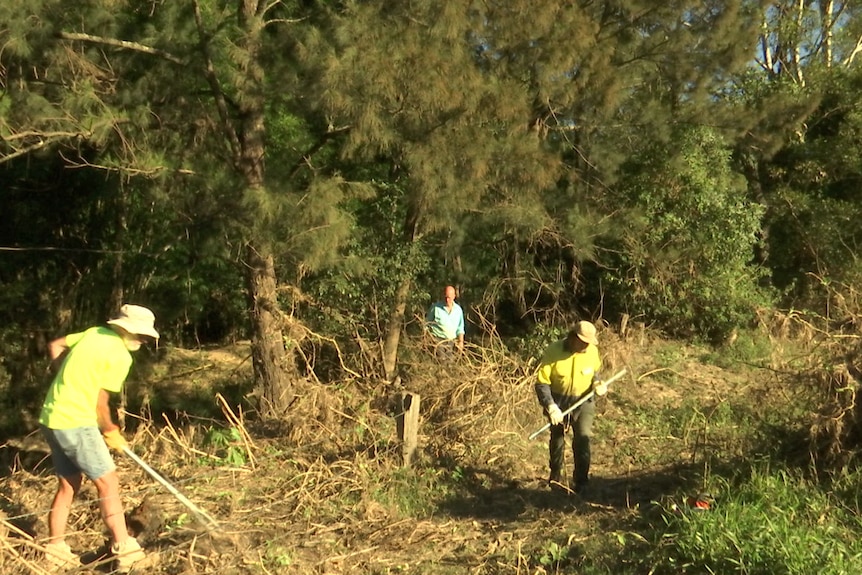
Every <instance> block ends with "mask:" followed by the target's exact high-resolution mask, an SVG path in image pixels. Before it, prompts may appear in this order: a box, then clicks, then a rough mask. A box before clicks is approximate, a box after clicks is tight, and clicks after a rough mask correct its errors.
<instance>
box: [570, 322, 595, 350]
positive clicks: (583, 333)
mask: <svg viewBox="0 0 862 575" xmlns="http://www.w3.org/2000/svg"><path fill="white" fill-rule="evenodd" d="M575 333H576V334H577V336H578V338H579V339H580V340H581V341H585V342H587V343H591V344H593V345H599V340H598V338H597V337H596V326H594V325H593V324H591V323H590V322H588V321H579V322H578V326H577V327H576V328H575Z"/></svg>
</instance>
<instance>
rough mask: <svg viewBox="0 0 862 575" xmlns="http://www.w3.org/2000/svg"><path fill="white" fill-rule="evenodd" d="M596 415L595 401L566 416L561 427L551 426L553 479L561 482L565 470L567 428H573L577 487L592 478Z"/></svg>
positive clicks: (588, 402)
mask: <svg viewBox="0 0 862 575" xmlns="http://www.w3.org/2000/svg"><path fill="white" fill-rule="evenodd" d="M595 415H596V405H595V403H593V399H592V398H590V400H589V401H587V402H585V403H584V404H583V405H581V406H580V407H579V408H577V409H576V410H574V411H573V412H572V413H570V414H569V415H567V416H566V419H565V420H564V421H563V423H561V424H560V425H552V426H551V438H550V440H549V441H548V454H549V456H550V461H549V464H550V468H551V479H552V480H553V481H560V479H559V478H561V477H562V470H563V460H564V458H565V454H564V451H565V449H566V428H567V427H571V428H572V455H573V456H574V457H573V459H574V462H575V469H574V471H573V472H572V479H573V481H574V484H575V487H578V486H582V485H586V484H587V482H588V481H589V477H590V437H592V435H593V419H594V418H595Z"/></svg>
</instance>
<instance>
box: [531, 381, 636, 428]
mask: <svg viewBox="0 0 862 575" xmlns="http://www.w3.org/2000/svg"><path fill="white" fill-rule="evenodd" d="M626 371H628V370H627V369H626V368H622V369H621V370H619V371H618V372H616V373H615V374H614V375H613V376H611V378H610V379H607V380H605V382H604V383H605V385H610V384H611V383H613V382H615V381H616V380H618V379H619V378H621V377H622V376H624V375H625V374H626ZM595 394H596V392H595V391H590V392H589V393H588V394H586V395H585V396H584V397H582V398H581V399H579V400H578V401H577V402H576V403H575V404H574V405H573V406H571V407H570V408H568V409H567V410H566V411H564V412H563V417H565V416H567V415H568V414H570V413H571V412H573V411H574V410H576V409H577V408H579V407H580V406H582V405H583V404H584V403H585V402H587V401H588V400H589V399H590V398H592V397H593V396H594V395H595ZM550 428H551V424H550V423H546V424H545V425H543V426H542V428H541V429H537V430H536V431H534V432H533V433H531V434H530V439H535V438H536V437H538V436H539V434H540V433H542V432H543V431H545V430H546V429H550Z"/></svg>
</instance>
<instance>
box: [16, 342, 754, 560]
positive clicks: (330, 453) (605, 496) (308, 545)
mask: <svg viewBox="0 0 862 575" xmlns="http://www.w3.org/2000/svg"><path fill="white" fill-rule="evenodd" d="M160 353H161V356H160V358H159V361H157V362H156V363H155V364H154V365H153V366H152V368H151V369H148V370H146V371H142V372H141V373H137V374H136V375H135V376H134V377H133V378H132V379H131V380H130V382H129V386H128V389H129V391H128V393H129V396H128V399H129V402H130V405H131V404H133V403H134V404H141V405H142V408H141V409H140V410H139V413H135V414H131V413H130V414H128V415H127V416H126V421H125V423H126V426H127V428H128V429H134V434H133V435H132V436H131V440H132V445H133V446H134V449H135V451H136V453H138V454H139V455H140V456H141V458H142V459H143V460H144V461H145V462H147V463H148V464H149V465H151V466H152V467H153V468H154V469H155V470H156V471H157V472H158V473H160V474H161V475H163V476H164V477H165V478H166V479H167V480H168V482H169V483H170V484H171V485H172V486H173V487H174V488H175V489H176V490H177V491H178V492H180V494H182V495H184V496H185V497H187V498H188V500H190V501H191V502H192V503H193V505H194V506H195V507H197V508H199V509H200V510H202V511H204V512H205V513H206V514H207V515H209V516H211V517H213V518H214V519H215V520H216V521H217V526H215V527H212V528H210V529H208V528H207V527H205V526H204V525H203V522H202V521H201V520H200V519H197V518H196V515H195V511H194V510H193V509H191V508H189V507H187V506H184V505H183V504H182V503H181V502H180V501H179V500H178V498H177V497H175V496H174V495H172V494H171V493H170V492H169V491H168V490H167V489H166V488H165V487H164V486H162V485H161V484H160V483H158V482H157V481H155V480H154V479H153V478H152V477H151V476H149V475H148V474H147V473H145V471H144V470H143V469H142V468H141V467H139V466H138V465H137V464H136V463H134V462H133V461H131V460H130V459H128V458H126V457H120V456H118V457H117V463H118V467H119V470H120V476H121V482H122V489H123V497H124V502H125V505H126V509H127V516H128V519H129V525H130V528H131V529H132V531H133V532H134V533H135V534H136V536H137V537H138V539H139V540H140V542H141V543H142V544H143V545H144V547H145V548H146V549H147V551H148V552H149V554H150V555H151V556H152V557H153V558H154V560H156V561H157V565H156V566H154V567H152V568H149V569H147V570H146V572H148V573H157V574H159V573H161V574H172V575H180V574H182V575H185V574H189V575H191V574H203V573H212V574H216V573H217V574H220V575H230V574H235V573H236V574H239V573H243V574H244V573H255V574H266V573H301V574H305V573H309V574H311V573H314V574H325V575H329V574H348V573H349V574H353V573H356V574H359V573H362V574H381V575H382V574H389V573H425V574H435V575H436V574H448V573H453V574H454V573H476V574H496V573H549V572H554V571H555V569H554V567H553V565H554V562H553V559H554V556H553V551H554V548H553V546H552V545H551V544H552V543H554V544H557V545H559V546H565V547H567V548H569V549H570V550H571V549H574V550H583V552H584V553H585V554H586V553H587V552H588V551H589V550H590V549H595V548H603V549H605V550H609V551H608V552H609V553H611V554H612V553H613V551H614V549H615V548H616V547H618V546H619V545H620V540H621V539H620V534H621V533H625V532H627V530H630V529H632V526H633V525H634V524H635V523H636V522H637V521H638V519H639V518H640V517H641V516H642V514H643V513H644V512H645V510H646V509H648V508H649V507H650V506H651V505H654V502H656V501H662V500H663V499H666V498H669V497H675V496H678V495H679V494H680V493H685V492H688V491H692V492H693V491H696V490H698V489H701V488H702V487H703V486H702V485H701V484H700V481H701V479H700V478H701V477H703V476H704V473H705V472H706V471H708V468H709V467H710V466H713V465H716V466H717V465H719V464H720V459H721V458H720V457H718V456H717V455H716V454H715V450H714V446H712V442H714V440H715V437H716V434H721V433H732V432H733V431H732V427H733V424H732V421H731V419H730V416H728V415H727V409H726V408H725V407H723V406H733V405H735V404H736V403H737V402H740V403H741V402H745V401H747V399H746V398H747V397H753V396H754V395H753V394H757V393H758V389H759V387H760V386H764V385H768V384H769V380H768V378H767V377H766V376H765V375H764V374H763V373H762V371H756V370H755V371H751V370H740V369H738V368H734V369H733V370H728V369H721V368H719V367H716V366H715V365H713V364H711V363H704V362H703V357H702V355H703V350H699V349H695V348H690V347H686V346H682V345H678V344H674V343H672V342H665V341H661V340H658V339H651V338H649V337H646V336H644V335H641V336H638V337H634V338H630V339H628V340H623V339H621V338H619V337H617V336H615V335H614V334H605V336H604V338H603V345H602V353H603V356H604V357H605V362H606V371H607V372H608V373H613V372H616V371H618V370H620V369H623V368H625V369H627V370H628V373H627V374H626V375H625V376H624V377H622V378H621V379H620V380H619V381H617V382H616V383H614V384H613V385H612V386H611V392H610V393H609V394H608V396H607V397H606V398H602V399H601V400H599V401H598V402H597V412H598V417H597V422H596V437H595V439H594V443H593V468H592V475H593V480H592V483H591V489H590V492H589V494H588V496H587V497H586V498H581V497H578V496H575V495H573V494H568V493H565V492H552V491H551V490H549V488H548V487H547V485H546V479H547V469H546V461H547V446H546V436H545V435H541V436H540V437H539V438H537V439H535V440H532V441H531V440H529V439H528V436H529V435H530V433H531V432H532V431H533V430H535V429H538V428H539V427H541V426H542V425H543V424H544V421H543V419H542V415H541V411H540V409H539V408H538V405H537V402H536V399H535V395H534V393H533V388H532V386H533V377H532V372H531V370H530V367H529V365H517V364H513V363H512V362H511V361H510V360H506V361H502V360H500V358H499V356H497V355H494V354H493V353H491V352H488V351H487V350H481V351H480V352H477V351H475V350H474V351H473V352H472V354H471V355H470V356H468V357H467V358H462V360H461V362H460V363H459V364H457V365H451V366H436V367H433V368H430V369H429V368H427V365H418V366H411V367H409V368H408V369H407V370H405V377H404V378H403V380H402V382H401V384H400V386H394V385H393V384H389V383H384V382H377V381H363V380H361V379H356V378H354V379H351V380H345V381H344V382H327V383H322V382H306V383H305V384H304V386H303V387H302V388H301V393H299V394H298V400H297V402H296V403H295V405H294V406H293V407H292V409H291V412H290V413H288V414H285V417H284V419H283V420H281V421H278V422H268V423H266V424H262V423H260V422H258V421H256V419H255V418H254V415H253V414H252V413H244V412H243V410H242V408H241V406H240V405H239V404H238V403H237V402H236V401H235V400H234V397H236V396H238V394H240V393H243V392H245V391H248V390H244V389H243V385H245V383H244V382H247V381H249V378H250V374H249V372H250V369H251V366H250V360H249V352H248V346H247V344H240V345H237V346H233V347H231V348H229V349H218V350H208V351H207V350H198V351H188V350H180V349H165V350H162V351H161V352H160ZM405 391H409V392H412V393H415V394H419V395H420V397H421V401H422V410H421V413H422V420H421V431H420V436H419V452H418V454H417V460H416V461H415V462H414V464H413V466H411V467H410V468H404V467H402V466H401V453H400V446H399V445H398V442H397V437H396V425H395V417H394V413H393V401H392V399H393V398H394V397H397V396H398V395H399V394H400V393H403V392H405ZM216 392H217V393H218V394H219V395H218V396H216V395H215V393H216ZM195 402H198V403H199V404H200V405H203V406H205V407H206V409H208V410H209V411H210V413H215V414H218V413H219V411H221V417H218V416H212V415H211V416H205V415H196V414H194V413H193V412H192V411H190V410H189V407H190V406H194V405H196V404H195ZM755 411H756V410H755ZM225 420H227V421H232V422H233V425H232V427H233V429H234V431H233V432H229V429H228V427H227V426H225V424H224V421H225ZM722 426H724V427H722ZM0 455H2V461H3V464H4V474H3V477H2V478H0V485H2V491H0V493H2V506H0V509H3V510H4V511H5V519H4V520H3V522H2V524H0V528H2V529H5V530H6V531H7V533H6V534H5V535H6V536H5V537H3V544H2V550H0V571H2V572H3V573H8V574H18V573H21V574H24V573H28V574H33V573H45V572H47V571H46V569H47V566H46V564H45V563H44V560H43V559H42V558H41V554H40V549H41V546H42V544H43V543H44V539H45V536H46V534H47V525H46V519H47V511H48V509H49V507H50V501H51V497H52V495H53V491H54V488H55V481H56V480H55V479H54V478H53V476H52V475H51V466H50V462H49V458H48V457H47V446H45V445H44V442H42V440H41V438H40V437H39V435H38V433H31V434H29V435H26V436H22V437H20V438H15V439H13V440H10V441H8V442H7V443H6V444H4V445H3V446H2V448H0ZM68 541H69V543H70V544H71V546H72V549H73V550H74V551H75V552H77V553H80V554H81V555H82V561H83V564H82V565H81V566H80V567H78V568H76V569H74V570H72V571H70V572H76V573H107V572H110V571H111V568H112V565H111V563H110V561H108V560H107V559H105V555H104V554H105V550H106V547H107V543H106V534H105V532H104V529H103V526H102V523H101V521H100V519H99V516H98V508H97V506H96V494H95V490H94V489H93V487H92V486H91V485H86V484H85V487H84V489H83V490H82V492H81V493H80V494H79V497H78V498H77V500H76V504H75V506H74V508H73V510H72V515H71V517H70V521H69V537H68ZM569 553H570V554H571V551H570V552H569ZM548 557H551V559H552V560H548ZM566 560H567V561H569V563H568V564H569V565H575V566H577V565H578V564H580V562H581V561H585V559H584V558H580V557H579V558H574V559H573V558H571V557H569V558H567V559H566ZM608 569H610V567H609V568H608ZM595 572H603V571H601V570H598V571H595ZM608 572H610V571H608Z"/></svg>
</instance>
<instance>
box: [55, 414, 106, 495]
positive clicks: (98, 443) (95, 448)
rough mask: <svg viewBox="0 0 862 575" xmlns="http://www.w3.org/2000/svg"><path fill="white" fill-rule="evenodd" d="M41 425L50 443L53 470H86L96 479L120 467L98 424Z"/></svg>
mask: <svg viewBox="0 0 862 575" xmlns="http://www.w3.org/2000/svg"><path fill="white" fill-rule="evenodd" d="M41 427H42V434H43V435H44V436H45V439H46V440H47V441H48V445H49V446H51V459H52V460H53V461H54V470H55V472H56V473H57V475H59V476H60V477H73V476H75V475H79V474H81V473H83V474H84V475H86V476H87V477H88V478H89V479H91V480H93V481H95V480H96V479H99V478H100V477H102V476H103V475H105V474H107V473H109V472H111V471H114V470H115V469H116V468H117V467H116V466H115V465H114V459H113V458H112V457H111V452H110V451H108V446H107V445H106V444H105V440H104V439H102V433H101V432H100V431H99V428H98V427H96V426H92V427H75V428H72V429H50V428H48V427H45V426H44V425H43V426H41Z"/></svg>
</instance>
